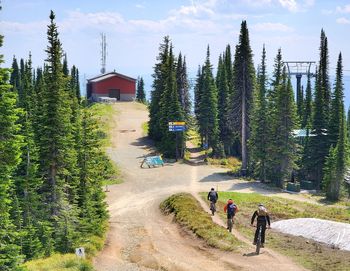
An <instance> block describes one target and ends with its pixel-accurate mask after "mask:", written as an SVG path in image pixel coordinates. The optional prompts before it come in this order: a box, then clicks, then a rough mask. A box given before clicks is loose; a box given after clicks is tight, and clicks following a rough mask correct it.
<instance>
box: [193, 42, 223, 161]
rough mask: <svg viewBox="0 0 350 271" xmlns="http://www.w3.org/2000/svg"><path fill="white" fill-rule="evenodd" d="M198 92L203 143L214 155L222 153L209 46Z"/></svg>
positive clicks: (199, 123)
mask: <svg viewBox="0 0 350 271" xmlns="http://www.w3.org/2000/svg"><path fill="white" fill-rule="evenodd" d="M199 84H200V85H199V86H198V90H199V91H198V92H197V95H198V94H199V97H198V98H197V99H199V100H198V109H197V110H198V116H197V118H198V125H199V131H200V133H201V136H202V138H203V143H204V144H205V145H206V146H207V147H208V148H210V147H211V148H212V149H213V155H214V156H220V155H221V154H222V152H221V150H220V149H219V140H218V136H219V127H218V100H217V89H216V85H215V81H214V77H213V72H212V65H211V63H210V50H209V46H208V48H207V57H206V60H205V64H204V66H203V67H202V73H201V76H200V78H199Z"/></svg>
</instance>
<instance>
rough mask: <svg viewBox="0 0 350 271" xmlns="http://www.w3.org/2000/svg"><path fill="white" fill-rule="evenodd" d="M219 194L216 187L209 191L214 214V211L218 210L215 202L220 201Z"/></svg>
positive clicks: (211, 208)
mask: <svg viewBox="0 0 350 271" xmlns="http://www.w3.org/2000/svg"><path fill="white" fill-rule="evenodd" d="M218 199H219V195H218V193H217V192H216V191H215V189H214V188H211V189H210V191H209V193H208V200H210V210H211V212H212V215H214V212H216V207H215V203H216V202H217V201H218Z"/></svg>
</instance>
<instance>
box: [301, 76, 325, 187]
mask: <svg viewBox="0 0 350 271" xmlns="http://www.w3.org/2000/svg"><path fill="white" fill-rule="evenodd" d="M320 76H321V75H320V73H319V72H318V71H317V72H316V83H315V94H314V95H315V99H314V105H313V112H312V132H311V135H312V136H311V137H310V139H309V142H310V148H309V149H310V151H309V155H308V159H307V160H306V161H305V166H306V171H307V172H308V175H309V179H311V180H314V182H315V187H316V188H317V189H320V187H321V180H322V178H323V171H322V168H323V165H324V161H325V157H326V156H327V155H328V153H329V149H328V140H327V134H326V133H327V122H326V118H325V112H324V102H323V99H324V95H323V91H322V87H321V79H320Z"/></svg>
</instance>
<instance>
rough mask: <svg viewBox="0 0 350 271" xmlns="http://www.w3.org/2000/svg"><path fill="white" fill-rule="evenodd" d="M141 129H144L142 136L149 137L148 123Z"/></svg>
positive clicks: (143, 124)
mask: <svg viewBox="0 0 350 271" xmlns="http://www.w3.org/2000/svg"><path fill="white" fill-rule="evenodd" d="M141 128H142V135H143V136H147V135H148V129H149V128H148V121H147V122H144V123H142V125H141Z"/></svg>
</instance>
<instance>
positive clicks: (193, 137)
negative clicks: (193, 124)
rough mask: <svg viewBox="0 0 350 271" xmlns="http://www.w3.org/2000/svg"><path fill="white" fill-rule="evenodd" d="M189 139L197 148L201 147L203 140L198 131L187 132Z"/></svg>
mask: <svg viewBox="0 0 350 271" xmlns="http://www.w3.org/2000/svg"><path fill="white" fill-rule="evenodd" d="M186 135H187V138H188V140H189V141H191V143H192V144H193V145H194V146H196V147H199V146H200V145H201V138H200V136H199V134H198V132H197V131H195V130H192V129H191V130H187V132H186Z"/></svg>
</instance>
